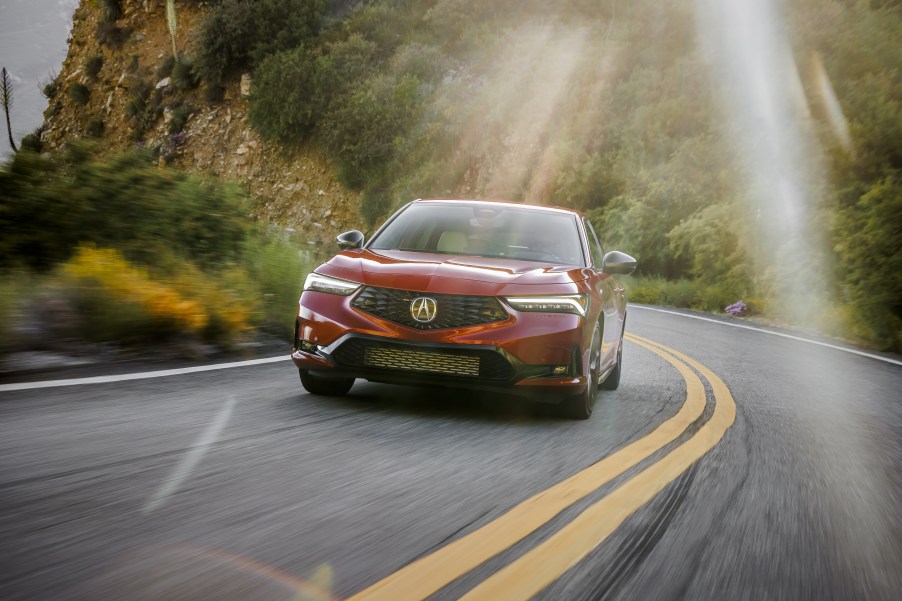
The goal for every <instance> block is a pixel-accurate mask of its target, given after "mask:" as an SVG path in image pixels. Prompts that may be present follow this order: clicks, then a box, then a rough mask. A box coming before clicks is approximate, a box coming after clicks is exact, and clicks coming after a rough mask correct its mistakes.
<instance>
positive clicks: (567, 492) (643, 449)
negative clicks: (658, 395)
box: [348, 338, 705, 601]
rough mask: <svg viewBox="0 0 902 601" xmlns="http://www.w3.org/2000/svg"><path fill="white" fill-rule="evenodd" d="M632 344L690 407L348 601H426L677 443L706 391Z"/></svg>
mask: <svg viewBox="0 0 902 601" xmlns="http://www.w3.org/2000/svg"><path fill="white" fill-rule="evenodd" d="M630 339H631V341H632V342H634V343H635V344H638V345H640V346H643V347H645V348H646V349H648V350H651V351H652V352H655V353H657V354H659V355H661V356H662V357H663V358H664V359H666V360H667V361H668V362H670V363H671V364H672V365H673V366H674V367H676V369H677V370H678V371H679V372H680V374H681V375H682V376H683V379H684V380H685V381H686V401H685V402H684V403H683V405H682V406H681V407H680V409H679V411H677V413H676V414H675V415H674V416H673V417H671V418H670V419H668V420H667V421H665V422H664V423H662V424H661V425H660V426H658V427H657V428H656V429H655V430H654V431H653V432H651V433H650V434H648V435H646V436H644V437H642V438H640V439H639V440H637V441H635V442H633V443H631V444H629V445H627V446H626V447H624V448H623V449H621V450H619V451H617V452H616V453H613V454H611V455H609V456H608V457H606V458H604V459H602V460H601V461H599V462H598V463H595V464H593V465H591V466H589V467H588V468H586V469H584V470H582V471H580V472H578V473H576V474H574V475H573V476H571V477H569V478H567V479H566V480H564V481H562V482H560V483H558V484H555V485H554V486H552V487H551V488H548V489H546V490H544V491H542V492H540V493H538V494H536V495H535V496H533V497H531V498H529V499H527V500H525V501H523V502H522V503H520V504H519V505H516V506H515V507H513V508H512V509H511V510H509V511H508V512H507V513H505V514H504V515H502V516H500V517H498V518H497V519H495V520H493V521H492V522H490V523H488V524H486V525H485V526H483V527H481V528H479V529H478V530H475V531H473V532H471V533H470V534H468V535H466V536H464V537H463V538H460V539H458V540H456V541H454V542H452V543H449V544H448V545H446V546H444V547H442V548H441V549H438V550H437V551H435V552H433V553H431V554H430V555H427V556H425V557H422V558H420V559H418V560H417V561H414V562H413V563H410V564H408V565H407V566H405V567H403V568H401V569H400V570H398V571H397V572H395V573H393V574H391V575H389V576H387V577H386V578H384V579H382V580H380V581H379V582H376V583H375V584H373V585H371V586H369V587H367V588H366V589H364V590H362V591H360V592H359V593H357V594H356V595H354V596H353V597H351V598H350V599H348V601H362V600H366V601H414V600H419V599H425V598H426V597H428V596H429V595H431V594H433V593H435V592H436V591H438V590H439V589H440V588H442V587H443V586H445V585H447V584H448V583H450V582H452V581H453V580H455V579H456V578H458V577H460V576H463V575H464V574H466V573H467V572H469V571H470V570H472V569H473V568H475V567H477V566H478V565H480V564H481V563H483V562H485V561H486V560H488V559H491V558H492V557H494V556H495V555H497V554H498V553H500V552H502V551H504V550H505V549H507V548H509V547H510V546H512V545H514V544H515V543H517V542H519V541H520V540H522V539H524V538H526V537H527V536H528V535H529V534H531V533H533V532H535V531H536V530H537V529H538V528H539V527H541V526H542V525H544V524H546V523H547V522H548V521H550V520H551V519H552V518H554V516H556V515H557V514H559V513H560V512H561V511H563V510H564V509H566V508H567V507H570V506H571V505H572V504H573V503H576V502H577V501H579V500H580V499H582V498H583V497H585V496H586V495H588V494H590V493H592V492H594V491H595V490H598V488H600V487H601V486H603V485H604V484H606V483H607V482H609V481H611V480H612V479H614V478H615V477H617V476H619V475H620V474H622V473H624V472H625V471H627V470H628V469H630V468H631V467H633V466H634V465H636V464H638V463H639V462H641V461H642V460H644V459H646V458H647V457H649V456H651V455H652V454H653V453H654V452H655V451H657V450H658V449H660V448H662V447H663V446H665V445H667V444H668V443H670V442H672V441H673V440H675V439H676V438H677V437H678V436H679V435H680V434H681V433H682V432H683V431H685V429H686V428H687V427H688V426H689V424H691V423H692V422H693V421H695V420H696V419H698V418H699V417H700V416H701V415H702V412H703V411H704V409H705V388H704V386H703V385H702V382H701V380H700V379H699V378H698V376H697V375H696V374H695V373H694V372H693V371H692V370H691V369H689V368H688V367H686V365H685V364H683V363H682V362H680V361H677V360H676V359H674V358H673V357H671V356H670V355H666V354H664V353H662V352H661V351H659V350H657V349H656V348H654V347H653V346H652V345H651V344H649V343H648V342H646V341H639V340H636V339H633V338H630Z"/></svg>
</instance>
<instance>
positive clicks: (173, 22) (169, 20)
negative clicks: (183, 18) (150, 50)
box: [166, 0, 179, 60]
mask: <svg viewBox="0 0 902 601" xmlns="http://www.w3.org/2000/svg"><path fill="white" fill-rule="evenodd" d="M166 24H167V25H168V26H169V37H171V38H172V56H174V57H175V60H179V51H178V48H177V47H176V45H175V34H176V31H177V29H178V18H177V17H176V15H175V0H166Z"/></svg>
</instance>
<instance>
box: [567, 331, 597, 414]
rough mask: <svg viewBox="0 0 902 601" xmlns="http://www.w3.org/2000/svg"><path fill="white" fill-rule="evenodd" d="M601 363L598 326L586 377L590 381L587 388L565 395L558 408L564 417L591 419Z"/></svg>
mask: <svg viewBox="0 0 902 601" xmlns="http://www.w3.org/2000/svg"><path fill="white" fill-rule="evenodd" d="M600 364H601V331H600V330H599V329H598V328H597V327H596V328H595V332H594V333H593V334H592V350H591V352H590V354H589V369H588V373H587V374H586V377H587V378H588V380H589V382H588V383H587V384H586V389H585V390H584V391H583V392H581V393H579V394H574V395H571V396H567V397H564V400H563V401H561V404H560V405H559V407H558V409H559V411H560V415H561V416H562V417H568V418H570V419H589V416H591V415H592V409H594V408H595V397H597V396H598V369H599V366H600Z"/></svg>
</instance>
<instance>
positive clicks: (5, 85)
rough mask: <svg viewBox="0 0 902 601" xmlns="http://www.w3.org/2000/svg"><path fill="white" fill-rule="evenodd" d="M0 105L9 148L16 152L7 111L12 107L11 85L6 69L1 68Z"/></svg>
mask: <svg viewBox="0 0 902 601" xmlns="http://www.w3.org/2000/svg"><path fill="white" fill-rule="evenodd" d="M0 104H2V105H3V112H4V113H6V134H7V135H8V136H9V147H10V148H12V149H13V152H18V148H16V143H15V141H14V140H13V126H12V124H11V123H10V120H9V109H10V108H12V105H13V84H12V81H11V80H10V78H9V73H7V72H6V67H3V72H2V75H0Z"/></svg>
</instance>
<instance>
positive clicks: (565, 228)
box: [367, 203, 586, 267]
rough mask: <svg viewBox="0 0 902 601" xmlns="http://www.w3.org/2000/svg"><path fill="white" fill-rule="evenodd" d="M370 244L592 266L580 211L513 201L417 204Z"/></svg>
mask: <svg viewBox="0 0 902 601" xmlns="http://www.w3.org/2000/svg"><path fill="white" fill-rule="evenodd" d="M367 246H368V248H371V249H374V250H408V251H418V252H430V253H442V254H453V255H465V256H477V257H493V258H504V259H516V260H521V261H536V262H541V263H559V264H563V265H575V266H578V267H584V266H585V265H586V260H585V256H584V254H583V247H582V243H581V241H580V236H579V225H578V222H577V219H576V216H575V215H573V214H570V213H564V212H557V211H544V210H536V209H527V208H518V207H512V206H508V205H498V206H490V205H467V204H441V203H415V204H411V205H409V206H408V207H407V208H406V209H404V211H403V212H402V213H401V214H400V215H397V216H396V217H395V218H394V219H393V220H392V221H391V222H389V224H388V225H387V226H386V227H385V229H383V230H382V231H381V232H379V234H378V235H377V236H376V237H375V238H373V240H372V241H371V242H370V244H369V245H367Z"/></svg>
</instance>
